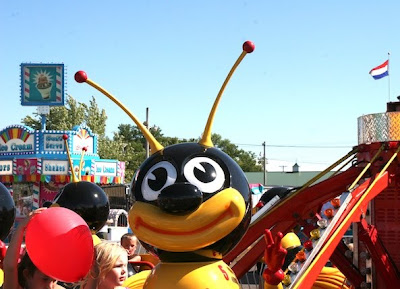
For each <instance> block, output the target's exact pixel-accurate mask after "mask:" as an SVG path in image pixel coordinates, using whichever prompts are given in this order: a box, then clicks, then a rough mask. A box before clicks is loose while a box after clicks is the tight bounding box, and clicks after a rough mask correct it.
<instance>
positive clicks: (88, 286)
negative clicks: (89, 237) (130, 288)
mask: <svg viewBox="0 0 400 289" xmlns="http://www.w3.org/2000/svg"><path fill="white" fill-rule="evenodd" d="M94 248H95V256H96V260H95V262H94V264H93V266H92V269H91V270H90V272H89V274H88V275H87V277H86V278H85V280H84V281H83V284H82V287H81V288H83V289H122V288H123V287H121V285H122V283H123V282H124V281H125V280H126V278H127V273H128V270H127V265H128V255H127V253H126V250H125V249H124V248H122V247H121V246H120V245H119V244H117V243H110V242H101V243H99V244H97V245H96V246H95V247H94Z"/></svg>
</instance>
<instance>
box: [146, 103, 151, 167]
mask: <svg viewBox="0 0 400 289" xmlns="http://www.w3.org/2000/svg"><path fill="white" fill-rule="evenodd" d="M146 128H147V129H149V108H148V107H146ZM149 155H150V146H149V142H148V141H147V139H146V159H147V158H148V157H149Z"/></svg>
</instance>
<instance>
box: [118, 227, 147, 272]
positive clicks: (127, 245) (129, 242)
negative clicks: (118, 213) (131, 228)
mask: <svg viewBox="0 0 400 289" xmlns="http://www.w3.org/2000/svg"><path fill="white" fill-rule="evenodd" d="M137 244H138V239H137V237H136V236H135V235H134V234H132V233H126V234H124V235H122V237H121V246H122V247H123V248H124V249H125V250H126V253H127V254H128V277H130V276H132V275H134V274H135V273H137V272H138V270H139V267H138V266H134V265H132V263H130V262H139V261H141V260H142V258H141V256H140V255H138V254H136V249H137Z"/></svg>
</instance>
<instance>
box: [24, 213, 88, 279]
mask: <svg viewBox="0 0 400 289" xmlns="http://www.w3.org/2000/svg"><path fill="white" fill-rule="evenodd" d="M25 243H26V250H27V252H28V255H29V257H30V258H31V260H32V262H33V263H34V264H35V265H36V267H37V268H38V269H39V270H40V271H41V272H42V273H43V274H46V275H48V276H50V277H52V278H54V279H56V280H59V281H63V282H77V281H79V280H81V279H82V278H83V277H85V276H86V275H87V273H88V272H89V270H90V268H91V266H92V263H93V256H94V250H93V239H92V234H91V232H90V229H89V227H88V225H87V224H86V222H85V220H83V219H82V217H81V216H79V215H78V214H77V213H75V212H74V211H71V210H69V209H66V208H62V207H51V208H48V209H46V210H44V211H43V212H41V213H40V214H37V215H35V216H34V217H33V218H32V219H31V220H30V221H29V223H28V226H27V228H26V235H25Z"/></svg>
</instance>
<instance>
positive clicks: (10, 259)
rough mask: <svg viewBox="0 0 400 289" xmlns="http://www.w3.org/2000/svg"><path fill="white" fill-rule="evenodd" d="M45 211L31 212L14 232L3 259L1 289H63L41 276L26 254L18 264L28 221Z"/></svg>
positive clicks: (43, 275)
mask: <svg viewBox="0 0 400 289" xmlns="http://www.w3.org/2000/svg"><path fill="white" fill-rule="evenodd" d="M45 209H46V208H40V209H37V210H35V211H33V212H31V213H30V214H29V215H28V216H27V217H26V218H25V219H23V220H22V221H21V222H20V223H19V225H18V227H17V229H16V230H15V232H14V234H13V237H12V239H11V241H10V244H9V246H8V249H7V252H6V255H5V257H4V264H3V271H4V284H3V289H63V288H62V287H61V286H60V285H58V284H57V281H56V280H54V279H53V278H51V277H49V276H47V275H45V274H43V273H42V272H41V271H40V270H39V269H38V268H37V267H36V266H35V264H33V262H32V260H31V259H30V258H29V256H28V254H27V253H26V252H25V253H24V254H23V257H22V259H21V261H20V262H18V261H19V259H20V250H21V244H22V241H23V238H24V233H25V230H26V227H27V226H28V223H29V221H30V220H31V219H32V218H34V217H35V215H37V214H40V213H41V212H42V211H43V210H45Z"/></svg>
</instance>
